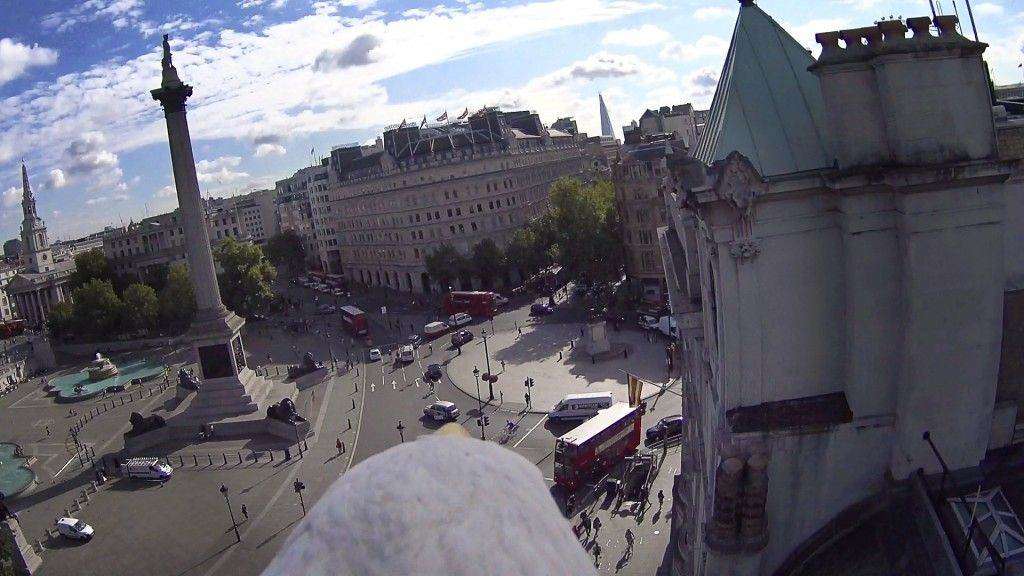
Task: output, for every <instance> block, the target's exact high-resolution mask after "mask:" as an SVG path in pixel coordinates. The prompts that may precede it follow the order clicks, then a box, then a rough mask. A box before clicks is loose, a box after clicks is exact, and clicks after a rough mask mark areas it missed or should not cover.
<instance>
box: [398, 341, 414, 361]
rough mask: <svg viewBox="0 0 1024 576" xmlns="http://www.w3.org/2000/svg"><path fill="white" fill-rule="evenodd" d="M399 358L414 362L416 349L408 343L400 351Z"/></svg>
mask: <svg viewBox="0 0 1024 576" xmlns="http://www.w3.org/2000/svg"><path fill="white" fill-rule="evenodd" d="M398 360H399V361H400V362H413V361H415V360H416V349H415V348H413V347H412V346H410V345H409V344H406V345H405V346H402V348H401V349H400V350H399V351H398Z"/></svg>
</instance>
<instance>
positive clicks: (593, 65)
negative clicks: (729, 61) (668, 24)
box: [513, 52, 674, 105]
mask: <svg viewBox="0 0 1024 576" xmlns="http://www.w3.org/2000/svg"><path fill="white" fill-rule="evenodd" d="M627 76H637V77H639V78H640V79H641V80H642V81H645V82H649V81H651V80H654V79H659V80H660V79H665V78H670V77H674V73H673V72H672V71H671V70H666V69H664V68H658V67H655V66H651V65H649V64H647V63H646V62H644V61H643V60H641V59H640V58H638V57H636V56H634V55H632V54H612V53H609V52H598V53H596V54H591V55H590V56H589V57H587V58H586V59H585V60H580V61H578V62H575V63H573V64H570V65H569V66H566V67H565V68H562V69H560V70H556V71H555V72H552V73H551V74H548V75H546V76H543V77H541V78H539V79H538V82H539V83H540V84H547V85H559V84H566V83H569V82H573V81H577V80H579V81H589V80H597V79H599V78H624V77H627ZM513 105H514V104H513Z"/></svg>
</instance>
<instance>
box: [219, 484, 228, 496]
mask: <svg viewBox="0 0 1024 576" xmlns="http://www.w3.org/2000/svg"><path fill="white" fill-rule="evenodd" d="M220 493H221V494H223V495H224V496H227V495H228V487H227V486H225V485H223V484H221V485H220Z"/></svg>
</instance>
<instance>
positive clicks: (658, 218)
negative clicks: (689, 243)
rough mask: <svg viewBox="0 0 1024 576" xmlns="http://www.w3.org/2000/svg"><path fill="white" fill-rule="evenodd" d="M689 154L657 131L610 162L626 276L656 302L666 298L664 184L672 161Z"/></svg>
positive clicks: (639, 292) (626, 147)
mask: <svg viewBox="0 0 1024 576" xmlns="http://www.w3.org/2000/svg"><path fill="white" fill-rule="evenodd" d="M686 154H687V147H686V146H685V143H684V142H683V141H681V140H671V139H668V137H667V135H662V134H659V137H657V138H655V139H646V138H645V139H644V141H643V142H639V143H636V144H625V145H623V149H622V153H621V156H620V158H619V160H618V161H617V162H616V163H615V164H614V165H613V166H612V182H613V184H614V186H615V204H616V208H617V209H618V212H619V218H620V222H621V224H622V244H623V250H624V252H625V261H626V278H627V280H628V281H629V282H630V284H631V285H632V287H633V290H634V293H635V294H637V295H639V296H641V297H642V299H643V300H644V301H645V302H647V303H650V304H653V305H661V304H664V303H666V301H665V298H664V294H665V270H664V267H663V264H662V259H661V252H660V249H659V245H658V228H660V227H662V226H664V225H665V224H666V223H667V220H666V218H667V217H666V211H665V199H664V183H665V179H666V178H668V176H669V172H668V161H669V160H670V159H672V158H673V157H674V156H676V155H683V156H685V155H686Z"/></svg>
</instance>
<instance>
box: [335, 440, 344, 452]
mask: <svg viewBox="0 0 1024 576" xmlns="http://www.w3.org/2000/svg"><path fill="white" fill-rule="evenodd" d="M334 445H335V446H336V447H337V448H338V456H341V449H342V446H343V445H342V443H341V438H338V439H337V440H336V441H335V442H334Z"/></svg>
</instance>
